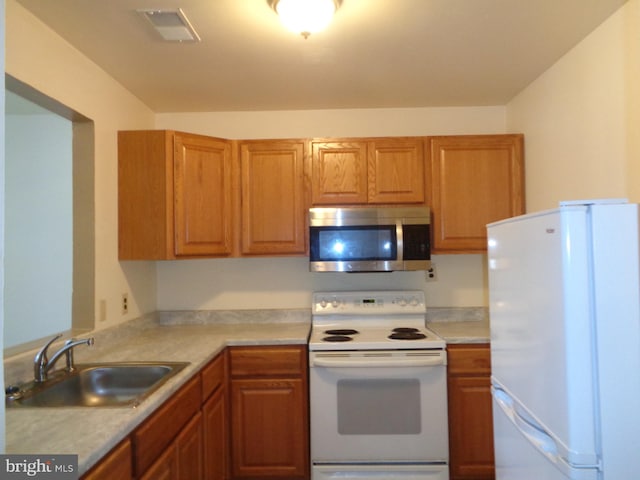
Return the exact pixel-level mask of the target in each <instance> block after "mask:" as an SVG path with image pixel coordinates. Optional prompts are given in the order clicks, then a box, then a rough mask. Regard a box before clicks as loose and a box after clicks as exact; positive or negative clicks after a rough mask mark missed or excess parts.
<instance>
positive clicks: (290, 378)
mask: <svg viewBox="0 0 640 480" xmlns="http://www.w3.org/2000/svg"><path fill="white" fill-rule="evenodd" d="M306 359H307V356H306V348H305V347H304V346H299V347H298V346H285V347H232V348H231V350H230V364H231V366H230V373H231V478H232V479H254V480H255V479H269V478H286V479H289V480H293V479H301V480H304V479H308V478H309V430H308V429H309V412H308V387H307V367H306V366H307V360H306Z"/></svg>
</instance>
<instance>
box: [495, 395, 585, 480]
mask: <svg viewBox="0 0 640 480" xmlns="http://www.w3.org/2000/svg"><path fill="white" fill-rule="evenodd" d="M491 390H492V392H493V398H494V399H495V401H496V403H497V404H498V406H499V407H500V408H501V409H502V411H503V412H504V414H505V415H506V416H507V418H508V419H509V420H510V421H511V422H512V423H513V424H514V425H515V427H516V428H517V429H518V430H519V431H520V433H521V434H522V435H523V436H524V437H525V438H526V439H527V440H528V441H529V443H531V445H533V446H534V448H536V450H538V451H539V452H540V453H541V454H542V455H544V456H545V457H547V459H548V460H549V461H550V462H552V463H553V464H554V465H555V466H556V468H558V469H559V470H560V471H561V472H562V473H563V474H564V475H565V476H566V477H567V478H570V479H572V480H573V479H575V480H580V479H591V478H593V475H594V474H595V473H594V472H595V470H594V469H596V468H597V466H596V465H584V466H582V468H581V467H578V466H577V465H569V464H568V463H567V461H566V460H565V459H564V458H563V456H562V454H561V453H560V452H559V450H560V449H559V448H558V447H559V446H558V443H557V442H556V441H555V439H554V438H553V437H552V436H551V435H549V434H548V433H547V432H546V430H545V429H544V427H543V426H542V425H540V424H539V423H538V422H536V421H535V419H534V418H532V417H531V416H530V415H529V414H528V413H527V412H525V411H523V410H522V409H521V408H518V405H517V403H516V402H515V401H514V400H513V398H511V396H510V395H509V394H508V393H507V392H506V391H504V390H503V389H502V388H500V387H497V386H496V385H493V386H492V387H491Z"/></svg>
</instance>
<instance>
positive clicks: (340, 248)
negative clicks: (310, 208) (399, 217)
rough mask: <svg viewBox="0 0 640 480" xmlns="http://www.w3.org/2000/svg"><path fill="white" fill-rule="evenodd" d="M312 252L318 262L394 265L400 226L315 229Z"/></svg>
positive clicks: (311, 233) (313, 228) (311, 234)
mask: <svg viewBox="0 0 640 480" xmlns="http://www.w3.org/2000/svg"><path fill="white" fill-rule="evenodd" d="M310 250H311V251H310V256H311V261H314V262H339V261H357V260H369V261H376V260H378V261H394V260H396V259H397V257H398V251H397V236H396V226H395V225H376V226H359V227H358V226H356V227H311V228H310Z"/></svg>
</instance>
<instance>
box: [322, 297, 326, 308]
mask: <svg viewBox="0 0 640 480" xmlns="http://www.w3.org/2000/svg"><path fill="white" fill-rule="evenodd" d="M320 307H322V308H327V301H326V300H325V299H324V298H323V299H322V300H320Z"/></svg>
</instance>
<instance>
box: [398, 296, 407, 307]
mask: <svg viewBox="0 0 640 480" xmlns="http://www.w3.org/2000/svg"><path fill="white" fill-rule="evenodd" d="M398 305H400V306H401V307H404V306H406V305H407V300H406V299H404V298H401V299H400V300H399V301H398Z"/></svg>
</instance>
